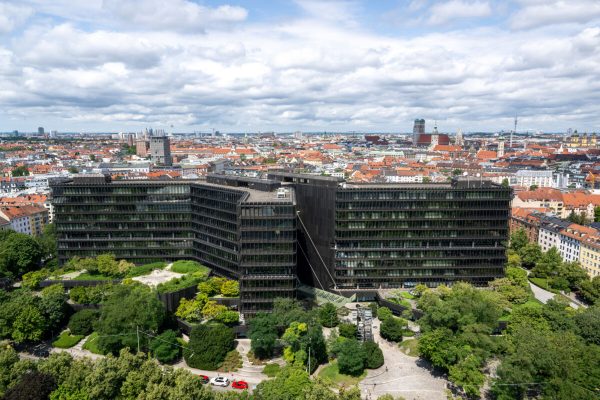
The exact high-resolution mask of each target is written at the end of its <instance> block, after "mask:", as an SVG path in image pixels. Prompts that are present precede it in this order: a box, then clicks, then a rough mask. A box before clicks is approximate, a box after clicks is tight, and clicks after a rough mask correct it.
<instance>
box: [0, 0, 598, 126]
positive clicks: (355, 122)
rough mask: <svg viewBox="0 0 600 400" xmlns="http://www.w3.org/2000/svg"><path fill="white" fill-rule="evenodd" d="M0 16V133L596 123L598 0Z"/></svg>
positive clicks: (71, 9)
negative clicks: (421, 122) (419, 121)
mask: <svg viewBox="0 0 600 400" xmlns="http://www.w3.org/2000/svg"><path fill="white" fill-rule="evenodd" d="M0 22H2V24H1V27H0V55H1V56H2V61H1V62H0V76H2V77H3V79H2V80H1V81H0V108H1V111H0V131H12V130H20V131H27V132H30V131H34V130H35V129H36V127H37V126H44V127H46V129H48V130H50V129H52V130H59V131H63V132H64V131H88V132H90V131H113V132H115V131H135V130H138V129H139V127H141V126H160V127H170V126H171V125H172V126H173V127H174V128H173V129H174V131H175V132H185V131H189V132H191V131H210V130H211V129H212V128H214V129H217V130H220V131H222V132H252V131H263V132H264V131H270V130H273V131H285V132H289V131H294V130H301V131H347V132H350V131H358V132H374V131H379V132H381V131H392V132H410V131H411V129H412V121H413V120H414V119H415V118H424V119H425V120H426V121H427V128H428V131H429V130H431V128H432V127H433V122H434V121H436V120H437V121H438V126H440V127H443V128H442V129H440V130H441V131H445V132H455V131H456V129H458V128H462V129H463V131H465V132H468V131H486V132H494V131H500V130H504V131H509V130H511V129H512V127H513V119H514V115H515V114H518V115H519V128H518V130H519V131H535V130H542V131H548V132H564V131H566V130H567V129H568V128H573V129H577V130H578V131H579V132H593V131H598V127H599V126H600V117H599V116H598V113H597V106H596V104H598V100H600V95H598V93H599V91H598V83H597V82H598V81H600V80H599V79H598V78H599V76H598V75H599V73H598V71H597V68H596V65H598V62H599V61H600V40H598V39H600V23H599V22H600V4H598V3H597V2H595V1H585V0H582V1H577V2H563V1H538V0H519V1H511V2H494V1H485V0H477V1H470V0H449V1H425V0H422V1H419V0H415V1H411V2H378V3H377V4H372V3H369V2H366V1H326V2H319V1H308V0H298V1H287V2H277V3H276V4H272V3H271V2H265V1H258V0H257V1H242V2H224V1H205V2H193V1H188V0H176V1H172V2H169V3H168V6H165V5H164V4H163V3H162V2H160V1H158V0H136V1H126V2H116V1H112V0H104V1H90V2H85V3H80V4H77V5H73V4H71V2H67V1H53V2H52V3H51V4H49V3H48V2H44V1H40V0H22V1H13V2H2V1H0ZM349 44H351V45H349Z"/></svg>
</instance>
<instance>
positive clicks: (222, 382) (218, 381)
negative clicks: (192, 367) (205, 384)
mask: <svg viewBox="0 0 600 400" xmlns="http://www.w3.org/2000/svg"><path fill="white" fill-rule="evenodd" d="M210 384H211V385H213V386H223V387H226V386H229V379H227V378H225V377H224V376H216V377H214V378H212V379H211V380H210Z"/></svg>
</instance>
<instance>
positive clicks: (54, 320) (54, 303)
mask: <svg viewBox="0 0 600 400" xmlns="http://www.w3.org/2000/svg"><path fill="white" fill-rule="evenodd" d="M38 308H39V309H40V311H41V312H42V314H43V316H44V319H45V321H46V323H45V327H46V330H48V329H50V330H56V329H58V328H59V327H61V326H62V325H63V322H64V320H65V316H66V315H67V295H66V294H65V288H64V287H63V286H62V285H60V284H56V285H52V286H48V287H46V288H44V289H43V290H42V292H41V296H40V298H39V302H38Z"/></svg>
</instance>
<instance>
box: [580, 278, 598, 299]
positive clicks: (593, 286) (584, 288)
mask: <svg viewBox="0 0 600 400" xmlns="http://www.w3.org/2000/svg"><path fill="white" fill-rule="evenodd" d="M579 293H580V294H581V296H582V297H583V298H584V299H585V301H587V302H589V303H592V304H594V303H598V301H600V276H595V277H593V278H592V279H591V280H584V281H582V282H581V283H580V284H579Z"/></svg>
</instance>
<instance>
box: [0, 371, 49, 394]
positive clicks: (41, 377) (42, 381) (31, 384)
mask: <svg viewBox="0 0 600 400" xmlns="http://www.w3.org/2000/svg"><path fill="white" fill-rule="evenodd" d="M55 388H56V382H55V380H54V377H52V376H51V375H48V374H43V373H41V372H38V371H28V372H26V373H25V374H24V375H23V376H22V377H21V379H20V380H19V382H17V383H16V384H15V385H14V386H12V387H10V388H9V389H8V390H7V391H6V393H5V394H4V399H5V400H46V399H48V396H50V393H52V391H53V390H54V389H55Z"/></svg>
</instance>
